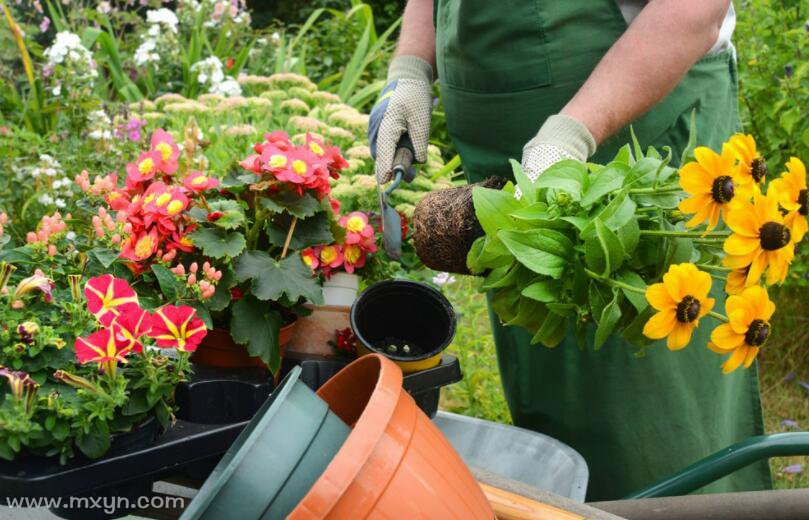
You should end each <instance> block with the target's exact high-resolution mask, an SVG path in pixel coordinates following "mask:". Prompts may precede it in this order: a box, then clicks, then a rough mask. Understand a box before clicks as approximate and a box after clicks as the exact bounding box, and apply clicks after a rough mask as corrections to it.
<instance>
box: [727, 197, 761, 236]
mask: <svg viewBox="0 0 809 520" xmlns="http://www.w3.org/2000/svg"><path fill="white" fill-rule="evenodd" d="M751 210H752V208H751V207H750V204H749V203H738V204H734V205H733V207H732V209H731V210H730V211H728V213H727V216H726V217H725V222H726V223H727V225H728V227H729V228H730V229H732V230H733V232H734V233H738V234H740V235H743V236H747V237H751V238H754V237H758V230H759V229H760V228H761V224H760V222H759V221H758V219H757V218H756V213H755V211H751Z"/></svg>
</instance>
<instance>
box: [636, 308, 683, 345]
mask: <svg viewBox="0 0 809 520" xmlns="http://www.w3.org/2000/svg"><path fill="white" fill-rule="evenodd" d="M676 323H677V317H676V315H675V312H674V310H673V309H669V310H665V311H661V312H658V313H656V314H655V315H654V316H652V317H651V318H649V321H647V322H646V325H644V326H643V335H644V336H646V337H647V338H650V339H661V338H665V337H666V336H668V335H669V334H670V333H671V331H672V329H673V328H674V326H675V325H676Z"/></svg>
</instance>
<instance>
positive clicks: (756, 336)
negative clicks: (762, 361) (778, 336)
mask: <svg viewBox="0 0 809 520" xmlns="http://www.w3.org/2000/svg"><path fill="white" fill-rule="evenodd" d="M769 337H770V324H769V323H767V322H766V321H764V320H753V323H751V324H750V326H749V327H748V328H747V332H746V333H745V334H744V342H745V343H747V344H748V345H750V346H751V347H760V346H761V345H763V344H764V343H766V342H767V338H769Z"/></svg>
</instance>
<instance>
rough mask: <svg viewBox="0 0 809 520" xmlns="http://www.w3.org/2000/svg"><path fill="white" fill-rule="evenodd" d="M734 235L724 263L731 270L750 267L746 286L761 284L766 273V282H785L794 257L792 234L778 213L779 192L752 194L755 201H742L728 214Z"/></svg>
mask: <svg viewBox="0 0 809 520" xmlns="http://www.w3.org/2000/svg"><path fill="white" fill-rule="evenodd" d="M727 224H728V227H730V229H731V230H732V231H733V233H732V234H731V235H730V236H729V237H728V238H727V240H725V243H724V245H723V248H724V250H725V253H727V254H728V256H726V257H725V259H724V260H723V263H724V264H725V266H727V267H730V268H731V269H742V268H746V267H748V266H749V271H748V273H747V281H746V285H747V286H748V287H749V286H751V285H754V284H755V283H757V282H758V280H759V279H760V278H761V276H762V274H763V273H764V272H765V271H766V272H767V283H768V284H770V285H772V284H774V283H778V282H782V281H784V279H785V278H786V276H787V271H788V270H789V264H790V263H791V262H792V259H793V258H794V256H795V247H794V245H793V244H794V243H793V241H792V232H791V231H790V229H789V228H788V227H787V226H786V225H785V224H784V217H783V215H781V212H780V211H779V210H778V195H777V190H774V189H773V188H772V187H770V188H769V189H768V190H767V195H761V194H760V193H754V194H753V202H752V203H750V202H747V201H739V203H738V205H737V206H735V207H734V208H733V209H732V210H731V211H730V213H728V215H727Z"/></svg>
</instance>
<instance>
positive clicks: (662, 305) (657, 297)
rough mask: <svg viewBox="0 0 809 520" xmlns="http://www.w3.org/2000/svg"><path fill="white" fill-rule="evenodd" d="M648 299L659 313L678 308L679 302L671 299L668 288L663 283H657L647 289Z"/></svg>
mask: <svg viewBox="0 0 809 520" xmlns="http://www.w3.org/2000/svg"><path fill="white" fill-rule="evenodd" d="M646 299H647V300H648V301H649V305H651V306H652V307H654V308H655V309H657V310H659V311H662V310H664V309H671V308H675V307H677V302H676V301H674V300H673V299H672V298H671V296H670V295H669V292H668V291H667V290H666V286H665V285H664V284H662V283H655V284H652V285H650V286H649V287H647V288H646Z"/></svg>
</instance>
